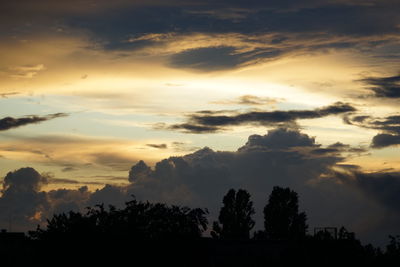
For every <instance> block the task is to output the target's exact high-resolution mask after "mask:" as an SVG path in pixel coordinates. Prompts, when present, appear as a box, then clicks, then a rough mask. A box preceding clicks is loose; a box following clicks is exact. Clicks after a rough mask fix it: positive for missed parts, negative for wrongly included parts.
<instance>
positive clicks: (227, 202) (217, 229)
mask: <svg viewBox="0 0 400 267" xmlns="http://www.w3.org/2000/svg"><path fill="white" fill-rule="evenodd" d="M254 213H255V211H254V208H253V202H252V201H251V200H250V194H249V193H248V192H247V191H246V190H243V189H239V190H238V191H237V192H236V191H235V190H234V189H230V190H229V191H228V193H227V194H226V195H225V196H224V199H223V207H222V208H221V210H220V213H219V217H218V221H219V222H214V224H213V231H212V232H211V235H212V236H213V237H214V238H216V239H218V238H219V239H249V237H250V230H251V229H252V228H253V227H254V225H255V222H254V220H253V219H252V215H253V214H254Z"/></svg>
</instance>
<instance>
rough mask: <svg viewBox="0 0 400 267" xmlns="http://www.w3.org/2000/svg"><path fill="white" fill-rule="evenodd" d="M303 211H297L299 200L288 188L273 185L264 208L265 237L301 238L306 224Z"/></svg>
mask: <svg viewBox="0 0 400 267" xmlns="http://www.w3.org/2000/svg"><path fill="white" fill-rule="evenodd" d="M306 221H307V216H306V214H305V212H301V213H299V200H298V195H297V193H296V192H295V191H292V190H290V188H282V187H278V186H275V187H274V188H273V190H272V192H271V195H270V196H269V200H268V204H267V205H266V206H265V208H264V227H265V233H264V234H265V237H267V238H269V239H302V238H304V237H305V236H306V233H307V228H308V225H307V223H306Z"/></svg>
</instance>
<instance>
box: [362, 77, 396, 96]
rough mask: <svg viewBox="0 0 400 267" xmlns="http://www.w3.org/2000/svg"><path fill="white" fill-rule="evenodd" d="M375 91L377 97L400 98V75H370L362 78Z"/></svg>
mask: <svg viewBox="0 0 400 267" xmlns="http://www.w3.org/2000/svg"><path fill="white" fill-rule="evenodd" d="M360 81H361V82H363V83H364V84H366V85H367V88H368V89H369V90H371V91H372V92H374V96H375V97H381V98H393V99H397V98H400V75H395V76H389V77H368V78H364V79H361V80H360Z"/></svg>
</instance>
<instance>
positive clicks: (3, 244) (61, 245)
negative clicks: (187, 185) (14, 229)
mask: <svg viewBox="0 0 400 267" xmlns="http://www.w3.org/2000/svg"><path fill="white" fill-rule="evenodd" d="M223 204H224V205H223V207H222V208H221V212H220V216H219V223H218V222H215V223H214V224H215V225H214V228H213V231H212V232H211V233H212V234H213V235H214V237H216V238H214V239H211V238H204V237H202V233H203V232H204V231H206V229H207V219H206V215H207V213H208V212H207V210H203V209H190V208H188V207H180V206H168V205H166V204H162V203H154V204H153V203H149V202H142V201H138V200H136V199H135V198H133V199H132V200H131V201H129V202H127V203H126V206H125V208H123V209H117V208H115V207H113V206H109V207H108V208H105V207H104V205H97V206H94V207H89V208H87V211H86V213H80V212H73V211H71V212H68V213H63V214H58V215H54V216H53V217H52V218H51V219H49V220H48V224H47V226H46V228H44V229H42V228H40V227H38V228H37V230H36V231H32V232H30V235H31V238H30V239H28V238H15V237H16V236H19V235H13V233H10V234H7V233H5V232H0V257H1V258H2V263H3V265H5V266H23V265H28V264H29V265H33V266H36V265H41V266H46V265H50V264H51V265H52V266H53V265H55V264H57V265H58V266H71V265H77V263H79V264H78V265H90V266H93V265H100V264H102V265H104V264H108V265H115V266H119V265H126V263H127V262H128V263H131V264H132V265H135V264H140V263H143V264H145V265H146V266H164V265H172V266H195V267H196V266H231V267H232V266H241V267H242V266H268V265H289V264H290V265H299V264H307V265H314V264H315V265H317V264H318V265H321V266H338V265H341V264H343V263H346V264H349V265H363V266H390V265H395V264H398V263H399V262H400V236H390V243H389V244H388V246H387V249H386V252H382V251H381V250H380V249H379V248H375V247H373V246H372V245H367V246H363V245H362V244H361V242H360V241H359V240H357V239H356V238H355V235H354V233H351V232H349V231H347V230H346V229H345V228H344V227H342V228H340V230H339V234H338V238H334V237H333V236H332V235H329V237H328V236H327V237H323V238H321V236H318V233H317V234H316V235H315V236H308V235H306V230H307V225H306V216H305V214H304V213H299V212H298V196H297V194H296V193H295V192H294V191H291V190H290V189H289V188H285V189H284V188H280V187H275V188H274V189H273V191H272V193H271V195H270V198H269V202H268V204H267V205H266V207H265V211H266V212H265V214H264V215H268V216H266V219H268V220H266V231H262V232H259V233H258V236H259V237H262V238H255V239H253V240H250V239H249V231H250V230H251V229H252V228H253V226H254V221H253V219H252V215H253V214H254V209H253V203H252V202H251V201H250V194H249V193H248V192H247V191H245V190H238V191H237V192H236V191H235V190H233V189H231V190H229V191H228V193H227V194H226V195H225V197H224V199H223ZM279 223H281V225H278V224H279ZM267 226H268V227H269V228H267ZM278 226H279V227H278ZM281 226H283V227H281ZM320 233H321V234H323V235H324V234H329V232H328V231H321V232H320ZM14 234H15V233H14ZM335 236H336V235H335ZM257 239H258V240H257ZM43 252H46V254H45V256H43ZM38 255H39V256H38ZM60 259H62V260H60Z"/></svg>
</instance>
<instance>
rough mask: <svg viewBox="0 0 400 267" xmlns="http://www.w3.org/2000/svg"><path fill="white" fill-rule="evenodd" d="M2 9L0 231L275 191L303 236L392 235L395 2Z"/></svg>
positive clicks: (291, 0) (45, 3)
mask: <svg viewBox="0 0 400 267" xmlns="http://www.w3.org/2000/svg"><path fill="white" fill-rule="evenodd" d="M0 5H1V8H0V57H1V60H0V107H1V108H0V177H5V179H4V182H3V192H2V194H3V196H2V197H0V213H1V211H3V216H1V215H0V228H6V227H8V226H7V225H8V224H7V223H8V222H9V219H10V216H14V217H15V218H19V219H13V220H14V221H15V222H14V224H15V228H16V229H25V228H26V227H27V225H29V227H31V225H35V224H37V223H40V222H42V221H43V220H44V219H45V216H46V215H47V216H50V215H49V214H50V213H46V212H45V211H46V210H47V211H49V210H51V212H56V211H65V210H66V209H67V208H70V207H71V208H76V209H79V208H80V207H83V206H84V205H86V204H87V203H94V201H95V200H96V201H97V200H98V201H102V202H107V201H109V202H111V203H115V204H118V203H119V202H118V201H120V202H121V203H123V201H124V200H125V198H126V196H128V195H130V193H134V194H135V195H136V196H138V197H141V198H143V199H150V200H155V201H166V202H168V203H178V204H185V205H197V206H207V207H208V208H210V210H211V218H213V216H214V217H215V211H216V210H218V208H219V206H220V202H221V200H222V197H223V194H224V193H225V192H226V191H227V190H228V189H229V188H239V187H240V188H245V189H247V190H249V192H250V193H251V194H252V195H253V196H254V202H255V205H256V207H258V206H259V207H262V206H263V205H264V204H265V201H266V200H267V196H268V194H269V193H270V192H271V189H272V186H273V185H281V186H290V187H291V188H293V189H295V190H296V191H298V192H299V194H300V202H301V201H302V200H304V201H303V202H301V203H302V204H301V208H302V209H304V210H306V212H307V214H309V224H310V229H311V230H312V227H314V226H331V225H334V226H338V227H339V226H341V225H340V224H344V225H348V227H349V228H350V230H353V231H356V232H357V233H359V234H360V236H361V237H362V238H364V239H363V240H366V241H372V242H378V243H379V242H383V241H382V240H386V237H387V234H395V233H396V231H397V233H400V204H399V203H400V150H399V149H400V147H399V145H400V106H399V103H400V102H399V101H400V72H399V71H400V34H399V32H400V2H399V1H398V0H360V1H359V0H318V1H317V0H264V1H261V0H246V1H244V0H243V1H242V0H230V1H228V0H214V1H208V0H185V1H183V0H170V1H161V0H146V1H144V0H136V1H128V0H115V1H106V0H98V1H95V0H87V1H86V0H69V1H52V0H37V1H30V0H18V1H16V0H13V1H11V0H10V1H8V0H6V1H2V2H1V4H0ZM249 136H251V137H250V138H249ZM205 147H206V148H205ZM170 157H172V158H170ZM140 160H143V161H144V162H145V164H143V163H142V162H141V163H138V162H139V161H140ZM156 164H157V166H156ZM182 164H183V165H182ZM185 164H186V165H185ZM133 166H135V167H136V168H135V167H134V168H132V167H133ZM24 167H32V168H33V169H34V170H36V171H37V173H40V175H39V176H40V177H39V176H37V175H36V173H35V172H34V170H32V169H25V172H20V173H19V172H15V173H14V175H13V174H12V173H11V174H8V173H9V172H14V171H16V170H18V169H20V168H24ZM149 167H150V168H151V169H150V168H149ZM131 168H132V170H131ZM130 170H131V173H130V174H129V172H130ZM19 175H20V176H21V175H22V176H21V177H26V176H30V175H31V176H32V177H34V178H32V179H26V180H24V179H25V178H22V179H19V178H18V177H19ZM24 175H25V176H24ZM35 175H36V176H35ZM7 177H8V178H7ZM24 181H26V183H27V184H28V185H27V186H25V185H24V183H25V182H24ZM84 186H87V188H86V187H84ZM11 189H12V190H11ZM7 190H8V191H7ZM29 190H31V191H32V192H33V195H29V196H28V193H27V192H28V191H29ZM96 190H97V191H96ZM31 191H29V192H31ZM7 192H8V193H7ZM61 193H62V194H61ZM12 194H14V195H12ZM18 194H21V196H22V197H18V196H19V195H18ZM96 194H97V195H96ZM8 195H11V196H10V197H8ZM39 195H40V197H39ZM61 195H62V196H61ZM13 196H15V199H17V198H18V199H19V200H18V201H17V202H18V203H17V204H16V202H8V201H10V200H9V199H14V198H13ZM25 197H26V198H25ZM29 197H30V198H33V199H35V201H34V203H35V204H32V203H33V202H32V201H30V200H29ZM96 197H97V198H96ZM24 201H25V202H24ZM26 202H30V203H29V207H26V205H25V203H26ZM10 203H12V204H10ZM43 203H44V204H43ZM14 206H15V207H17V206H18V207H19V208H18V209H17V208H16V209H15V210H14V211H10V210H13V208H10V207H14ZM21 207H22V208H21ZM213 211H214V213H213ZM6 213H7V214H8V215H7V216H6V215H4V214H6ZM10 214H12V215H10ZM258 216H262V213H261V210H260V209H259V210H258ZM260 218H261V217H260ZM214 219H215V218H214ZM18 220H19V221H18ZM29 223H31V224H29ZM261 226H262V224H259V227H261ZM24 227H25V228H24ZM382 229H385V230H382Z"/></svg>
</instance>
